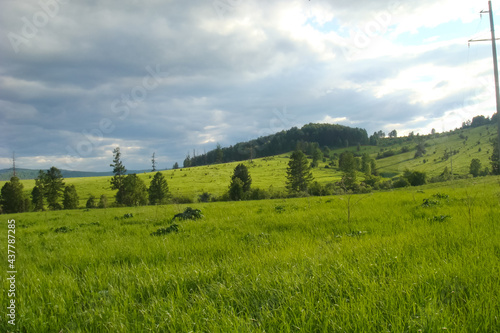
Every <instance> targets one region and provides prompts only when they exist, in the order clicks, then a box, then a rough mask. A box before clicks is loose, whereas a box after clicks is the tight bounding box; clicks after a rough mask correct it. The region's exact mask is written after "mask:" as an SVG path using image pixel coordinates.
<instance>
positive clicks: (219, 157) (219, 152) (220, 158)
mask: <svg viewBox="0 0 500 333" xmlns="http://www.w3.org/2000/svg"><path fill="white" fill-rule="evenodd" d="M223 161H224V153H223V152H222V148H221V146H220V144H217V148H216V149H215V163H222V162H223Z"/></svg>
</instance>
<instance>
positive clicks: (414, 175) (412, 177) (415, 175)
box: [403, 169, 427, 186]
mask: <svg viewBox="0 0 500 333" xmlns="http://www.w3.org/2000/svg"><path fill="white" fill-rule="evenodd" d="M403 177H404V178H405V179H406V180H407V181H408V183H410V185H411V186H420V185H424V184H425V183H427V174H426V173H425V172H420V171H410V170H408V169H407V170H405V172H404V174H403Z"/></svg>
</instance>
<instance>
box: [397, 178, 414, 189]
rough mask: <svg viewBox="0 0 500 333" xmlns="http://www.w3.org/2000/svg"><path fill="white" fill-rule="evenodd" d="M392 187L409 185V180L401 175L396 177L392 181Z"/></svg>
mask: <svg viewBox="0 0 500 333" xmlns="http://www.w3.org/2000/svg"><path fill="white" fill-rule="evenodd" d="M392 184H393V186H394V188H401V187H408V186H410V185H411V184H410V182H409V181H408V180H407V179H406V178H403V177H400V178H397V180H395V181H394V182H393V183H392Z"/></svg>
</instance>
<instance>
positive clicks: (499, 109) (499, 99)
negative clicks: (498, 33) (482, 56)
mask: <svg viewBox="0 0 500 333" xmlns="http://www.w3.org/2000/svg"><path fill="white" fill-rule="evenodd" d="M485 13H489V14H490V28H491V46H492V49H493V71H494V74H495V97H496V102H497V126H498V153H499V155H500V89H499V88H498V61H497V45H496V41H497V40H498V39H497V38H495V24H494V22H493V10H492V9H491V0H489V1H488V10H487V11H486V10H482V11H481V14H485ZM484 41H490V40H489V39H476V40H473V39H471V40H469V43H471V42H484ZM499 158H500V156H499ZM499 163H500V161H499Z"/></svg>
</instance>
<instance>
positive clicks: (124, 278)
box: [0, 159, 500, 333]
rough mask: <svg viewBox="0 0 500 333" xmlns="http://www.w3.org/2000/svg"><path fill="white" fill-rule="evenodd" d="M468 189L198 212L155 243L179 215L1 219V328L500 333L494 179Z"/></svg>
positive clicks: (458, 185) (158, 211) (96, 213)
mask: <svg viewBox="0 0 500 333" xmlns="http://www.w3.org/2000/svg"><path fill="white" fill-rule="evenodd" d="M279 161H282V162H283V163H281V164H283V165H284V162H285V160H280V159H276V162H279ZM229 169H230V168H228V170H229ZM193 170H194V169H193ZM214 171H215V170H214ZM217 171H219V172H221V175H220V176H221V177H229V175H222V170H221V169H219V170H217ZM182 172H185V171H182ZM255 174H256V173H255ZM180 175H181V171H179V170H178V171H176V172H175V176H174V178H173V179H176V177H178V178H181V177H182V176H180ZM186 178H190V177H189V176H188V177H186ZM193 178H194V177H193ZM257 178H258V177H254V180H257ZM173 179H172V180H173ZM68 181H69V180H68ZM475 181H476V183H472V181H471V180H460V181H455V182H453V183H441V184H431V185H426V186H423V187H419V188H409V189H401V190H395V191H390V192H378V193H375V194H369V195H353V196H351V197H349V196H334V197H320V198H319V197H309V198H301V199H286V200H263V201H253V202H252V201H247V202H224V203H223V202H218V203H209V204H193V205H191V207H193V208H199V209H201V211H202V212H203V214H204V218H202V219H200V220H196V221H191V220H188V221H179V222H175V223H176V224H178V225H179V232H177V233H176V232H172V233H170V234H165V235H162V236H151V235H150V234H151V233H152V232H154V231H156V230H157V229H159V228H165V227H167V226H169V225H170V219H171V218H172V216H173V215H174V214H176V213H179V212H182V211H183V210H184V209H185V208H186V206H184V205H165V206H156V207H151V206H148V207H134V208H112V209H101V210H90V211H84V210H74V211H55V212H41V213H23V214H15V215H2V219H3V220H4V221H5V222H6V221H7V220H9V219H15V220H16V226H17V227H16V251H17V262H16V265H17V271H18V275H17V296H16V302H17V304H18V308H17V326H16V328H15V330H13V329H12V327H9V326H8V325H7V324H6V322H5V316H3V318H2V321H1V325H0V326H1V327H0V329H1V330H2V331H3V332H5V331H16V332H65V333H66V332H191V331H192V332H441V331H446V332H499V331H500V300H499V298H498V290H500V279H499V276H500V230H499V227H498V221H499V219H498V216H499V215H500V214H499V213H500V186H499V182H500V178H499V177H483V178H479V179H475ZM171 184H172V185H171V187H172V190H175V185H173V184H175V182H173V181H172V182H171ZM209 185H210V183H208V182H207V183H206V184H203V185H202V184H198V186H200V187H203V189H205V190H207V191H210V189H211V188H210V187H209ZM94 186H96V185H94ZM89 189H90V188H89ZM424 200H426V201H425V202H426V203H427V204H426V205H423V203H424ZM348 203H350V208H351V209H350V210H351V221H350V223H348V222H347V204H348ZM125 214H132V215H133V217H130V218H125V217H124V215H125ZM1 225H2V234H3V235H6V234H7V231H6V230H7V228H6V223H2V224H1ZM2 239H3V241H4V242H6V239H7V237H6V236H3V237H2ZM2 248H5V246H2ZM4 257H6V256H4ZM4 262H5V264H4V266H3V270H4V271H7V267H6V265H7V263H6V260H5V261H4ZM2 283H3V287H4V289H3V290H4V292H2V293H1V296H0V300H1V304H3V305H2V306H3V307H4V308H5V304H7V303H6V302H7V293H6V290H7V289H8V281H7V280H5V279H3V282H2Z"/></svg>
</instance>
